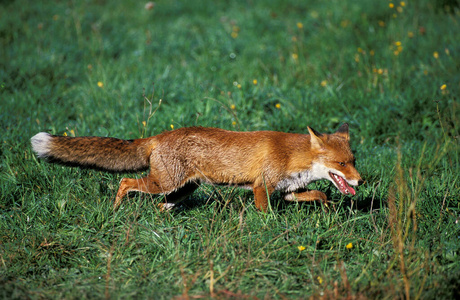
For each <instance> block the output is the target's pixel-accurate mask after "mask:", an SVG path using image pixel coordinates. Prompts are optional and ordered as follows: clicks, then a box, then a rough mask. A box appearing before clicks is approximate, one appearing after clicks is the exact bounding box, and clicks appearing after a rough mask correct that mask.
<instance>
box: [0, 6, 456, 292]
mask: <svg viewBox="0 0 460 300" xmlns="http://www.w3.org/2000/svg"><path fill="white" fill-rule="evenodd" d="M389 3H393V4H394V7H393V8H390V7H389ZM404 4H405V5H404V6H401V2H398V1H374V2H372V1H326V2H324V1H308V2H306V3H301V2H300V1H275V0H272V1H201V0H200V1H157V3H156V5H155V7H154V8H153V9H152V10H146V9H144V5H145V3H142V2H139V1H104V0H100V1H48V2H46V3H44V4H39V2H37V1H35V2H30V1H21V0H16V1H3V2H2V3H1V4H0V43H1V50H0V53H1V55H0V84H1V86H0V97H1V99H0V124H1V129H2V134H1V135H0V136H1V138H0V142H1V146H0V155H1V160H0V297H2V298H8V299H16V298H21V299H23V298H32V299H37V298H79V299H80V298H152V299H156V298H166V299H169V298H174V297H177V298H181V297H182V298H183V299H187V298H188V297H191V298H195V297H198V298H211V297H214V298H217V299H225V298H235V299H236V298H254V297H256V298H309V297H313V298H318V297H320V296H324V297H325V298H371V299H374V298H384V299H394V298H406V299H408V298H422V299H434V298H436V299H452V298H454V297H455V296H457V297H458V295H459V294H458V290H459V289H460V279H459V278H460V253H459V252H460V223H459V221H460V220H459V217H460V201H459V197H460V175H459V174H460V172H459V171H460V168H459V166H460V164H459V140H458V138H459V131H458V128H460V124H459V102H458V96H459V95H460V91H459V84H460V72H459V69H460V56H459V54H460V51H459V50H460V48H459V45H458V37H459V36H460V26H458V25H459V22H460V10H459V8H458V1H405V3H404ZM401 47H402V48H401ZM435 53H436V54H435ZM254 80H257V84H254ZM98 82H100V83H102V86H101V87H100V86H99V85H98ZM443 85H446V87H445V89H441V87H442V86H443ZM160 100H161V105H159V102H160ZM277 104H279V105H277ZM343 122H348V123H349V124H350V130H351V131H350V133H351V137H352V140H351V143H352V147H353V149H354V151H355V154H356V157H357V159H358V162H357V168H358V170H359V171H360V173H361V175H362V176H363V178H365V179H366V184H365V185H364V186H361V187H359V188H358V193H357V195H356V196H355V197H354V198H349V197H344V196H341V195H340V193H339V192H338V191H336V190H335V188H333V187H332V185H331V184H329V183H327V182H317V183H315V184H312V186H311V187H312V188H313V187H316V188H318V189H321V190H322V191H324V192H326V194H327V195H328V196H329V198H330V199H332V200H333V202H334V203H335V205H334V206H331V207H330V208H329V210H326V209H325V208H324V207H322V206H321V205H318V204H311V205H301V204H297V203H284V202H283V201H282V200H281V199H280V197H279V195H277V194H275V195H274V196H273V197H272V199H271V210H270V211H269V213H267V214H263V213H260V212H258V211H257V210H256V209H255V207H254V203H253V196H252V194H251V193H248V192H245V191H241V190H238V189H231V188H222V187H214V186H202V187H201V188H200V189H199V190H198V191H197V192H196V193H195V194H194V195H193V196H192V197H191V198H190V199H189V200H188V201H187V202H186V203H185V204H184V205H183V206H182V207H180V208H178V209H176V210H174V211H172V212H167V213H162V212H160V211H159V210H158V208H157V207H156V205H155V203H158V202H160V201H161V199H159V197H155V196H150V195H140V194H135V193H134V194H130V196H129V198H130V199H129V201H126V202H125V203H124V205H123V207H122V209H120V210H119V211H117V212H113V211H112V210H111V203H112V201H113V199H114V197H115V193H116V191H117V188H118V183H119V181H120V179H121V178H122V176H123V175H114V174H106V173H102V172H97V171H90V170H80V169H72V168H65V167H61V166H56V165H50V164H47V163H46V162H43V161H39V160H37V159H36V158H35V156H34V154H33V153H32V151H31V148H30V142H29V140H30V137H31V136H32V135H34V134H35V133H37V132H39V131H47V132H50V133H53V134H60V135H62V134H67V135H77V136H83V135H98V136H115V137H120V138H125V139H133V138H139V137H145V136H150V135H154V134H158V133H161V132H162V131H165V130H171V127H172V126H173V127H174V128H179V127H183V126H194V125H201V126H213V127H221V128H226V129H234V130H267V129H268V130H279V131H286V132H306V126H307V125H308V126H312V127H313V128H315V129H316V130H318V131H321V132H333V131H335V130H336V129H337V128H338V127H339V126H340V124H342V123H343ZM144 124H145V125H144ZM128 176H139V175H128ZM347 245H349V247H348V248H347ZM350 245H351V248H350ZM299 247H300V249H304V250H299Z"/></svg>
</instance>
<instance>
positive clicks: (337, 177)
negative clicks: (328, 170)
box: [332, 173, 348, 194]
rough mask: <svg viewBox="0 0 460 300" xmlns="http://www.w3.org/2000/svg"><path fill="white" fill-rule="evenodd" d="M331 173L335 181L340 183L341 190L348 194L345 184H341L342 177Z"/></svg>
mask: <svg viewBox="0 0 460 300" xmlns="http://www.w3.org/2000/svg"><path fill="white" fill-rule="evenodd" d="M332 175H333V176H334V177H335V179H336V182H337V183H338V184H339V185H340V187H341V190H342V191H344V192H345V194H348V189H347V188H345V185H344V184H343V180H344V179H343V178H342V177H340V176H339V175H337V174H334V173H332Z"/></svg>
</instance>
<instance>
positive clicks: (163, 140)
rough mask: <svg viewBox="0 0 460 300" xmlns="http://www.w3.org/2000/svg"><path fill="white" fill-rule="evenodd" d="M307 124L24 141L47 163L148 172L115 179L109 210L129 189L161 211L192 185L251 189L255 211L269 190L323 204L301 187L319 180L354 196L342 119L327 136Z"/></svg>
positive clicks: (355, 177) (355, 176) (44, 136)
mask: <svg viewBox="0 0 460 300" xmlns="http://www.w3.org/2000/svg"><path fill="white" fill-rule="evenodd" d="M307 128H308V132H309V133H310V134H309V135H308V134H297V133H284V132H277V131H254V132H235V131H228V130H223V129H218V128H206V127H188V128H187V127H185V128H180V129H177V130H173V131H168V132H163V133H161V134H159V135H156V136H152V137H150V138H144V139H136V140H121V139H116V138H110V137H67V136H56V135H51V134H48V133H45V132H40V133H38V134H36V135H35V136H34V137H32V138H31V143H32V148H33V150H34V151H35V152H36V153H37V155H38V157H40V158H45V159H47V160H48V161H50V162H53V163H60V164H64V165H69V166H79V167H86V168H92V169H99V170H105V171H112V172H136V171H144V170H147V169H150V171H149V174H148V175H147V176H146V177H143V178H139V179H132V178H123V179H122V180H121V183H120V187H119V189H118V192H117V195H116V198H115V202H114V205H113V206H114V209H117V208H118V207H119V206H120V204H121V202H122V199H123V197H124V196H125V195H126V194H127V193H128V192H131V191H139V192H144V193H151V194H163V195H165V203H162V204H161V205H162V206H163V208H164V209H169V208H171V207H172V206H174V204H177V203H178V202H180V201H182V200H183V199H184V198H186V197H187V196H188V195H190V194H191V193H193V192H194V191H195V190H196V189H197V188H198V186H199V184H200V183H210V184H218V185H230V186H239V187H243V188H248V189H252V191H253V192H254V200H255V206H256V208H258V209H259V210H261V211H266V210H267V207H268V199H269V196H270V195H271V194H272V193H273V192H274V191H280V192H281V193H282V194H283V195H284V198H285V199H286V200H288V201H314V200H320V201H327V197H326V195H325V194H324V193H322V192H320V191H316V190H307V189H306V187H307V185H308V184H309V183H310V182H313V181H316V180H320V179H326V180H329V181H331V182H332V183H333V184H334V185H335V186H336V187H337V188H338V189H339V191H340V192H341V193H342V194H351V195H355V194H356V192H355V190H354V189H353V188H352V187H351V186H357V185H360V184H361V183H362V182H363V180H362V179H361V176H360V175H359V173H358V171H357V170H356V169H355V166H354V164H355V157H354V156H353V153H352V152H351V150H350V146H349V134H348V124H346V123H345V124H343V125H342V126H341V127H340V128H339V129H338V130H337V132H335V133H333V134H321V133H318V132H316V131H315V130H313V129H312V128H310V127H307ZM350 185H351V186H350Z"/></svg>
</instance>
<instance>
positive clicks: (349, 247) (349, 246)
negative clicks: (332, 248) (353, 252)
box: [345, 243, 353, 249]
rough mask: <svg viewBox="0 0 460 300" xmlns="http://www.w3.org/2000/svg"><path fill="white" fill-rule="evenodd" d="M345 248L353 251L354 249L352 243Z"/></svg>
mask: <svg viewBox="0 0 460 300" xmlns="http://www.w3.org/2000/svg"><path fill="white" fill-rule="evenodd" d="M345 247H346V248H347V249H351V248H353V244H352V243H348V244H347V245H346V246H345Z"/></svg>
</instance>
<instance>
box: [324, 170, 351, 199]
mask: <svg viewBox="0 0 460 300" xmlns="http://www.w3.org/2000/svg"><path fill="white" fill-rule="evenodd" d="M330 175H331V177H332V178H333V179H334V180H335V182H336V183H337V186H338V187H339V190H340V192H341V193H342V194H348V193H350V194H352V195H353V196H354V195H355V194H356V191H355V190H354V189H353V188H352V187H351V186H349V185H348V183H347V182H346V181H345V179H343V177H341V176H339V175H336V174H332V173H331V174H330Z"/></svg>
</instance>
